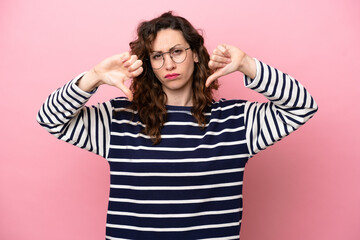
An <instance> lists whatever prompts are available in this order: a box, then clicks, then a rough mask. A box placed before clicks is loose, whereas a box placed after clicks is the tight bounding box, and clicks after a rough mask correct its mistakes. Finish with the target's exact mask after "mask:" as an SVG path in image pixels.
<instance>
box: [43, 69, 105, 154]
mask: <svg viewBox="0 0 360 240" xmlns="http://www.w3.org/2000/svg"><path fill="white" fill-rule="evenodd" d="M82 76H83V74H80V75H79V76H77V77H76V78H74V79H73V80H72V81H70V82H68V83H67V84H65V85H64V86H63V87H61V88H59V89H57V90H56V91H54V92H53V93H52V94H51V95H50V96H49V97H48V98H47V99H46V101H45V103H44V104H43V105H42V107H41V108H40V110H39V112H38V114H37V121H38V122H39V124H40V125H41V126H42V127H43V128H45V129H46V130H47V131H48V132H50V133H51V134H52V135H54V136H55V137H57V138H58V139H60V140H63V141H66V142H69V143H71V144H73V145H75V146H78V147H80V148H84V149H87V150H89V151H91V152H94V153H95V154H98V155H100V156H102V157H106V155H107V149H108V145H109V141H110V140H109V138H110V134H109V132H110V129H109V128H110V122H111V114H112V110H111V104H110V102H105V103H102V104H98V105H96V106H91V107H86V106H84V105H85V103H86V102H87V101H88V100H89V98H90V97H91V96H92V94H93V93H88V92H84V91H82V90H81V89H80V88H79V87H78V86H77V85H76V82H77V81H78V79H80V78H81V77H82Z"/></svg>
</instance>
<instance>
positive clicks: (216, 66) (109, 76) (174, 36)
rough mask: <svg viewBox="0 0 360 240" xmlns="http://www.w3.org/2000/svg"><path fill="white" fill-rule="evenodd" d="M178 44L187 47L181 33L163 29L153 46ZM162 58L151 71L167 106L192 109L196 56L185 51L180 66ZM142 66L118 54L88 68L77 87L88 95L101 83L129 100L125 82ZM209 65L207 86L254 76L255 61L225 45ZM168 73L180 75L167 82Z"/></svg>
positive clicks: (161, 47) (126, 54) (159, 48)
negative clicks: (233, 77) (232, 76)
mask: <svg viewBox="0 0 360 240" xmlns="http://www.w3.org/2000/svg"><path fill="white" fill-rule="evenodd" d="M177 44H181V45H182V46H184V47H188V46H189V44H188V43H187V42H186V41H185V39H184V37H183V36H182V33H181V32H179V31H176V30H172V29H165V30H161V31H159V32H158V34H157V37H156V39H155V40H154V42H153V46H152V47H153V49H154V50H156V51H161V52H167V51H169V49H170V48H172V47H173V46H175V45H177ZM164 58H165V62H164V66H163V67H162V68H160V69H158V70H154V73H155V75H156V76H157V78H158V79H159V81H160V82H161V83H162V86H163V89H164V92H165V93H166V95H167V102H166V104H168V105H175V106H192V94H191V82H192V73H193V70H194V62H196V61H197V60H198V59H197V56H196V54H194V53H193V52H192V51H191V50H188V52H187V58H186V60H185V61H184V62H183V63H180V64H177V63H174V62H173V61H172V60H171V59H170V56H169V54H165V55H164ZM142 64H143V62H142V61H141V60H139V59H138V57H137V56H136V55H130V53H129V52H124V53H121V54H117V55H114V56H111V57H108V58H106V59H104V60H103V61H101V62H100V63H99V64H97V65H96V66H94V67H93V68H92V69H90V70H89V71H88V72H87V73H86V74H85V75H84V76H83V77H82V78H81V79H80V80H79V81H78V82H77V85H78V86H79V88H80V89H82V90H83V91H87V92H90V91H92V90H93V89H95V88H96V87H99V86H101V85H103V84H107V85H110V86H114V87H117V88H119V89H120V90H121V91H122V92H123V93H124V94H125V95H126V96H127V97H128V99H129V100H130V101H132V99H133V95H132V92H131V91H130V89H129V88H128V87H127V86H126V85H125V84H124V83H125V82H126V81H127V80H130V79H132V78H134V77H137V76H139V75H140V74H141V73H142V71H143V68H142ZM208 65H209V67H210V68H211V69H212V70H214V71H215V72H214V73H213V74H212V75H211V76H209V78H208V79H207V80H206V86H207V87H208V86H209V85H210V84H211V82H213V81H215V80H216V79H218V78H220V77H222V76H225V75H227V74H230V73H232V72H236V71H239V72H241V73H243V74H245V75H247V76H249V77H250V78H255V76H256V64H255V60H254V59H253V58H251V57H250V56H248V55H247V54H246V53H244V52H243V51H242V50H240V49H239V48H237V47H234V46H231V45H228V44H221V45H218V46H217V47H216V48H215V49H214V51H213V53H212V55H211V56H210V61H209V63H208ZM168 73H178V74H180V75H179V77H178V78H176V79H173V80H169V79H166V78H165V76H166V74H168Z"/></svg>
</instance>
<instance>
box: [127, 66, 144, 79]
mask: <svg viewBox="0 0 360 240" xmlns="http://www.w3.org/2000/svg"><path fill="white" fill-rule="evenodd" d="M143 71H144V69H143V68H142V67H139V68H138V69H136V70H135V71H133V72H131V73H130V78H134V77H137V76H139V75H140V74H141V73H142V72H143Z"/></svg>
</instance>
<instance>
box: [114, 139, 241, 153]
mask: <svg viewBox="0 0 360 240" xmlns="http://www.w3.org/2000/svg"><path fill="white" fill-rule="evenodd" d="M239 144H246V140H240V141H233V142H219V143H217V144H201V145H199V146H196V147H187V148H184V147H183V148H181V147H179V148H173V147H154V146H151V147H146V146H130V145H124V146H122V145H120V146H119V145H110V148H113V149H131V150H149V151H168V152H184V151H195V150H197V149H201V148H205V149H209V148H211V149H213V148H216V147H219V146H234V145H239Z"/></svg>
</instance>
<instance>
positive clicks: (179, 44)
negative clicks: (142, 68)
mask: <svg viewBox="0 0 360 240" xmlns="http://www.w3.org/2000/svg"><path fill="white" fill-rule="evenodd" d="M177 46H182V44H181V43H178V44H176V45H174V46H173V47H171V48H170V49H169V51H170V50H171V49H173V48H174V47H177ZM151 53H162V51H151Z"/></svg>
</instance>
